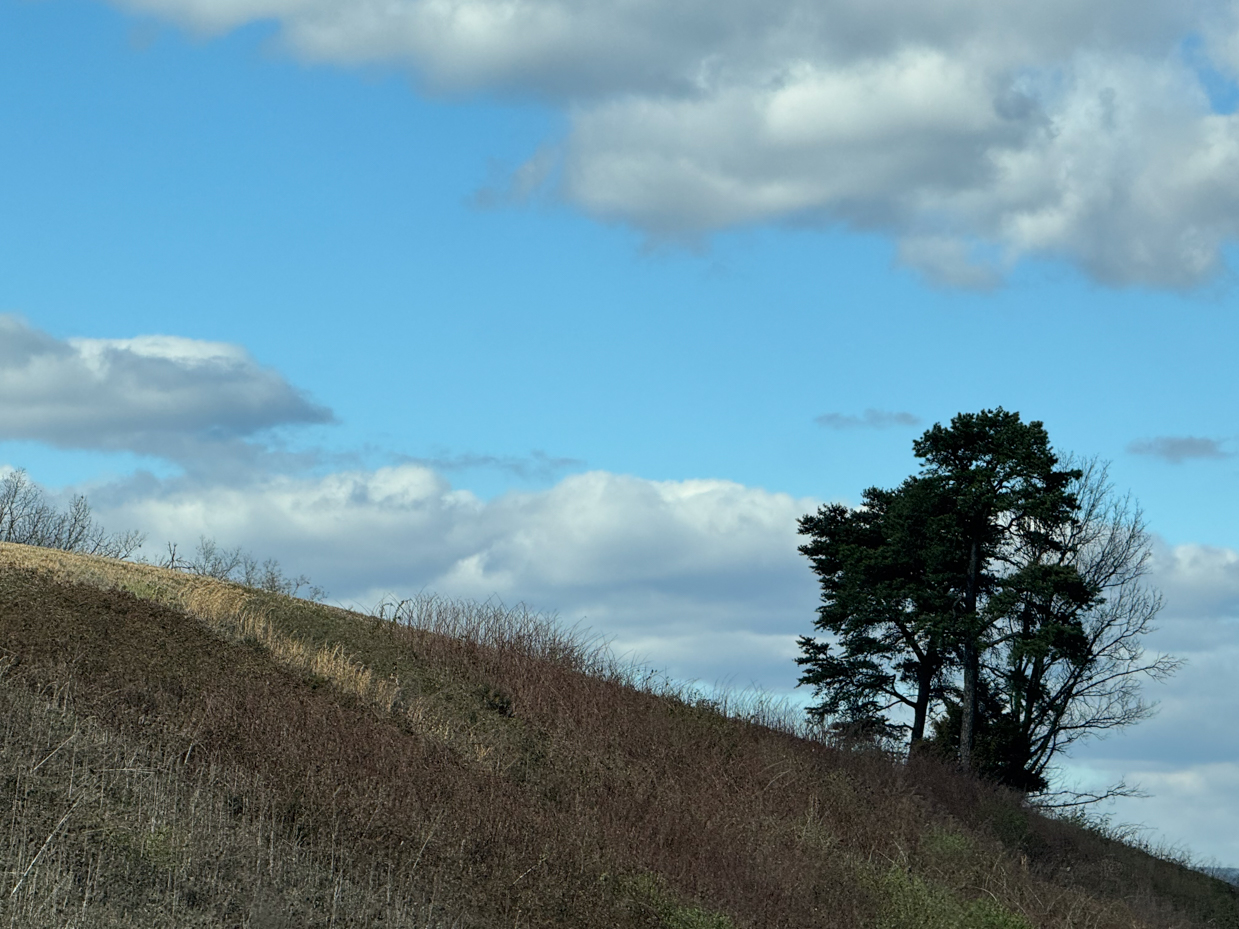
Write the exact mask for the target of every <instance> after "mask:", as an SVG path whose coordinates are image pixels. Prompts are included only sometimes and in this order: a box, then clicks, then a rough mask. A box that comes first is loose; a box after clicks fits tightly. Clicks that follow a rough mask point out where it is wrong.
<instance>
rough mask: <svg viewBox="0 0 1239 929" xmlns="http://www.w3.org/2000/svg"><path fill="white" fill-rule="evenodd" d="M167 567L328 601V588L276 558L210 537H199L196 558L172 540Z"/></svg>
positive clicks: (164, 564)
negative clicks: (288, 571)
mask: <svg viewBox="0 0 1239 929" xmlns="http://www.w3.org/2000/svg"><path fill="white" fill-rule="evenodd" d="M159 566H160V567H163V568H172V569H173V570H176V571H185V572H187V573H189V574H201V575H202V576H204V577H213V578H216V579H218V580H221V581H233V582H234V583H237V584H244V585H245V586H246V587H256V588H258V589H259V590H266V591H269V592H271V593H277V594H285V595H287V596H289V597H296V596H298V595H302V594H303V592H304V596H305V598H306V599H308V600H324V599H326V597H327V591H325V590H324V589H323V588H321V587H319V586H317V585H316V584H314V583H312V582H311V581H310V579H309V578H308V577H306V576H305V575H304V574H299V575H297V576H296V577H289V576H288V575H286V574H285V573H284V570H283V568H281V567H280V563H279V562H278V561H276V560H275V559H274V558H268V559H266V560H265V561H261V562H260V561H259V560H258V559H257V558H255V557H254V556H253V555H252V554H250V553H249V552H248V551H246V550H245V549H243V548H241V546H239V545H238V546H236V547H235V548H222V547H221V546H220V545H219V543H217V542H216V541H215V540H214V539H212V538H210V537H208V536H205V535H204V536H200V537H199V538H198V547H197V549H195V551H194V554H193V557H192V558H183V557H181V556H180V554H178V552H177V546H176V544H175V543H172V542H169V543H168V557H167V558H165V559H163V560H162V561H160V562H159Z"/></svg>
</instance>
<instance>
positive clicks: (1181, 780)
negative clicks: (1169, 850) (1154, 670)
mask: <svg viewBox="0 0 1239 929" xmlns="http://www.w3.org/2000/svg"><path fill="white" fill-rule="evenodd" d="M1149 567H1150V571H1149V581H1150V582H1151V583H1152V585H1153V586H1155V587H1156V588H1158V589H1159V590H1160V591H1161V592H1162V594H1163V595H1164V598H1165V605H1164V607H1163V609H1162V612H1161V615H1160V616H1159V618H1158V620H1157V623H1156V625H1157V627H1158V628H1157V630H1156V631H1155V632H1154V633H1152V634H1151V635H1150V636H1149V637H1148V641H1147V643H1146V645H1147V646H1148V647H1149V648H1150V649H1151V650H1156V651H1161V652H1166V653H1170V654H1173V655H1175V656H1177V657H1181V658H1184V659H1186V661H1187V663H1186V665H1185V666H1184V668H1183V669H1182V670H1180V671H1179V673H1178V674H1176V675H1175V676H1174V677H1172V678H1171V679H1170V680H1169V681H1167V682H1166V683H1164V684H1161V685H1154V684H1150V685H1146V687H1145V693H1146V695H1147V696H1148V697H1149V698H1150V699H1153V700H1156V701H1158V702H1159V703H1160V706H1159V711H1158V714H1157V715H1156V716H1155V717H1154V718H1153V719H1151V720H1149V721H1148V722H1144V723H1141V724H1140V725H1139V726H1136V727H1135V728H1134V729H1131V730H1128V731H1127V732H1126V733H1124V734H1122V735H1119V736H1115V737H1113V738H1110V739H1107V740H1104V741H1100V742H1091V743H1087V744H1086V745H1084V746H1082V747H1081V748H1079V749H1078V750H1077V751H1076V753H1075V758H1074V759H1073V760H1072V762H1071V763H1070V764H1069V765H1068V766H1067V767H1068V772H1067V773H1068V775H1069V776H1075V777H1076V778H1078V779H1079V780H1080V781H1081V782H1082V785H1083V786H1091V787H1100V786H1102V785H1104V784H1108V783H1114V782H1116V781H1118V780H1119V779H1126V780H1127V781H1128V782H1129V783H1137V784H1139V785H1140V786H1141V787H1142V788H1143V789H1144V790H1145V791H1146V792H1147V793H1148V794H1150V796H1149V797H1148V798H1147V799H1132V800H1123V801H1119V802H1118V803H1116V805H1115V807H1114V814H1115V816H1116V818H1117V819H1118V820H1119V821H1120V822H1132V823H1143V824H1145V825H1147V826H1148V827H1150V829H1151V830H1152V832H1153V837H1154V838H1155V839H1160V840H1165V841H1167V842H1169V843H1171V844H1176V843H1183V842H1185V841H1186V840H1187V839H1188V838H1189V837H1190V839H1191V851H1192V853H1193V854H1195V855H1196V856H1197V857H1198V858H1213V859H1215V860H1217V861H1219V862H1221V863H1222V864H1230V865H1235V864H1239V838H1237V837H1239V826H1237V825H1236V823H1237V822H1239V808H1237V807H1236V806H1235V802H1234V798H1235V786H1236V777H1237V775H1239V767H1237V766H1236V765H1235V761H1234V759H1235V758H1236V757H1239V731H1237V730H1236V728H1235V726H1234V725H1233V720H1234V719H1235V718H1236V716H1239V692H1237V691H1236V689H1235V687H1234V681H1235V676H1236V674H1239V552H1237V551H1235V550H1233V549H1229V548H1221V547H1216V546H1207V545H1198V544H1191V545H1175V546H1170V545H1167V544H1166V543H1164V542H1162V541H1157V543H1156V544H1155V547H1154V552H1153V559H1152V561H1151V563H1150V566H1149Z"/></svg>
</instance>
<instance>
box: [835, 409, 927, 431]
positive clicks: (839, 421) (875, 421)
mask: <svg viewBox="0 0 1239 929" xmlns="http://www.w3.org/2000/svg"><path fill="white" fill-rule="evenodd" d="M813 421H814V422H815V423H817V424H818V425H819V426H821V427H822V428H823V429H887V428H890V427H891V426H917V425H920V422H921V420H920V417H918V416H913V415H912V414H911V413H903V412H891V411H889V410H875V409H873V408H870V409H867V410H865V412H864V413H862V414H861V415H860V416H856V415H854V414H851V413H823V414H822V415H821V416H816V417H814V419H813Z"/></svg>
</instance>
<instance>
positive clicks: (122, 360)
mask: <svg viewBox="0 0 1239 929" xmlns="http://www.w3.org/2000/svg"><path fill="white" fill-rule="evenodd" d="M330 420H331V412H330V411H329V410H327V409H325V408H324V407H321V406H318V405H316V404H314V403H311V402H310V401H309V400H308V399H306V397H305V396H304V395H303V394H302V393H301V392H300V391H298V390H297V389H295V388H294V387H292V386H291V385H290V384H289V383H288V382H287V381H286V380H284V378H283V377H282V376H281V375H280V374H278V373H277V372H275V371H273V370H271V369H269V368H264V367H262V366H261V365H259V364H258V363H257V362H256V361H255V360H254V359H253V358H251V357H250V355H249V354H248V353H247V352H246V351H245V349H243V348H241V347H240V346H238V345H230V344H226V343H222V342H203V341H199V340H195V339H185V338H180V337H177V336H163V335H156V336H140V337H138V338H133V339H68V340H59V339H56V338H53V337H52V336H50V335H48V334H46V333H43V332H40V331H38V330H36V329H33V328H32V327H31V326H30V325H29V324H27V323H26V322H25V321H23V320H22V319H20V318H18V317H16V316H11V315H3V314H0V439H27V440H34V441H39V442H46V443H48V444H50V445H55V446H57V447H59V448H79V449H100V450H108V451H117V450H125V451H134V452H139V453H143V454H150V455H157V456H161V457H166V458H171V459H174V460H179V461H182V462H186V461H189V460H190V459H192V458H193V457H195V456H199V455H203V454H209V455H218V454H220V453H221V452H222V451H226V450H229V449H231V450H234V451H235V450H236V448H237V446H238V445H243V444H244V443H243V440H244V439H245V438H247V437H251V436H254V435H255V434H257V433H261V432H262V431H264V430H267V429H270V428H272V427H275V426H280V425H286V424H304V423H322V422H328V421H330Z"/></svg>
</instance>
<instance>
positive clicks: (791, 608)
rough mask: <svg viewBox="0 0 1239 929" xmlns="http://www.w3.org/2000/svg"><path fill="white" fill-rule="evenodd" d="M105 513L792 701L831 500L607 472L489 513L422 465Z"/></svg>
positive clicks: (166, 536)
mask: <svg viewBox="0 0 1239 929" xmlns="http://www.w3.org/2000/svg"><path fill="white" fill-rule="evenodd" d="M90 498H91V502H92V504H94V505H95V508H96V511H97V512H98V514H99V515H100V517H101V518H102V519H104V520H105V522H107V523H109V524H111V523H114V524H116V525H134V526H141V527H142V529H143V530H144V531H146V532H147V533H148V537H149V538H150V539H152V540H153V541H154V542H155V544H156V546H157V547H158V546H160V545H162V542H163V540H180V541H181V543H182V544H183V545H186V544H191V543H192V542H193V541H194V540H196V539H197V538H198V536H199V535H204V534H205V535H208V536H211V537H214V538H215V539H217V540H218V541H219V542H220V544H224V545H228V546H232V545H242V546H244V547H246V548H248V549H250V550H252V551H254V552H258V553H263V554H264V555H265V554H271V555H273V556H275V557H278V558H279V559H280V560H281V561H282V563H284V564H285V565H286V566H288V567H290V568H291V569H295V570H296V571H297V572H302V571H304V572H306V573H307V574H309V575H310V576H311V577H312V578H313V579H314V580H315V582H316V583H319V584H322V585H324V586H325V587H327V588H328V589H329V590H330V591H332V593H333V596H334V597H337V598H339V599H340V600H341V601H343V602H348V603H357V604H360V605H362V606H371V605H373V604H374V603H376V602H377V601H378V600H379V599H380V598H381V597H382V596H383V595H385V594H389V593H391V594H396V595H400V596H408V595H411V594H414V593H416V592H418V591H420V590H433V591H435V592H438V593H441V594H444V595H450V596H465V597H472V598H476V599H486V598H489V597H498V598H500V599H501V600H503V601H504V602H505V603H509V604H512V603H516V602H520V601H523V602H525V603H527V604H529V605H530V606H533V607H535V608H537V609H541V610H548V611H555V612H558V613H559V615H560V616H561V617H562V619H563V620H564V621H566V622H568V623H573V622H577V621H583V622H584V623H585V624H586V625H588V626H589V627H590V628H592V629H594V630H596V631H597V632H599V633H601V634H604V635H606V636H608V637H613V638H614V639H615V643H614V644H615V648H616V649H618V650H619V651H621V652H629V653H634V654H636V655H644V656H646V657H647V658H648V659H649V660H650V661H651V662H652V663H654V664H656V665H658V666H660V667H665V668H667V669H669V670H671V671H672V672H673V673H675V674H676V675H678V676H682V677H686V678H699V679H702V680H704V681H706V682H710V683H712V682H714V681H716V680H719V679H722V678H730V679H732V680H734V681H735V682H736V683H737V684H738V685H739V686H747V685H748V684H749V683H751V682H753V681H759V682H761V683H763V684H765V685H766V686H771V687H780V688H790V687H791V686H792V685H794V683H795V679H796V668H795V664H794V662H793V661H792V659H793V657H794V655H795V653H796V647H795V637H796V636H797V635H799V634H804V633H807V632H809V631H810V629H811V626H812V622H813V619H814V609H815V607H816V600H817V591H816V584H815V582H814V579H813V576H812V574H811V572H810V571H809V570H808V568H807V566H806V565H805V564H804V563H803V562H804V559H803V558H801V557H800V555H799V554H798V553H797V550H796V549H797V545H798V544H799V539H798V537H797V534H796V521H797V518H798V517H800V516H801V515H803V514H804V513H806V512H809V511H810V510H812V509H813V508H814V507H815V506H816V502H815V501H812V500H798V499H794V498H792V497H790V496H788V495H786V494H777V493H769V492H767V491H764V490H760V489H757V488H752V487H745V486H743V485H740V484H735V483H731V482H728V481H719V480H691V481H649V480H644V479H641V478H637V477H630V476H624V475H617V474H611V473H607V472H600V471H595V472H590V473H585V474H577V475H572V476H569V477H566V478H564V479H563V480H561V481H560V482H559V483H557V484H556V485H554V486H553V487H551V488H550V489H547V490H541V491H536V492H522V493H516V492H513V493H508V494H505V495H503V496H501V497H498V498H496V499H494V500H490V501H483V500H480V499H479V498H477V497H476V496H474V495H473V494H471V493H469V492H467V491H461V490H456V489H453V488H452V487H451V485H450V484H448V483H447V481H445V480H444V479H443V478H442V477H441V476H440V475H438V474H437V473H436V472H435V471H433V470H431V469H430V468H427V467H425V466H422V465H417V464H411V463H407V464H403V465H398V466H394V467H388V468H381V469H378V470H374V471H352V472H340V473H335V474H331V475H327V476H320V477H306V476H301V477H293V476H275V477H269V478H265V479H262V480H260V481H257V482H254V483H250V484H247V485H238V484H232V485H228V486H225V485H222V484H210V485H203V484H200V483H196V482H189V481H174V482H171V483H166V482H158V481H154V480H153V479H145V480H140V481H135V482H131V483H129V484H124V485H114V486H111V487H101V488H96V489H92V490H91V494H90Z"/></svg>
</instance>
